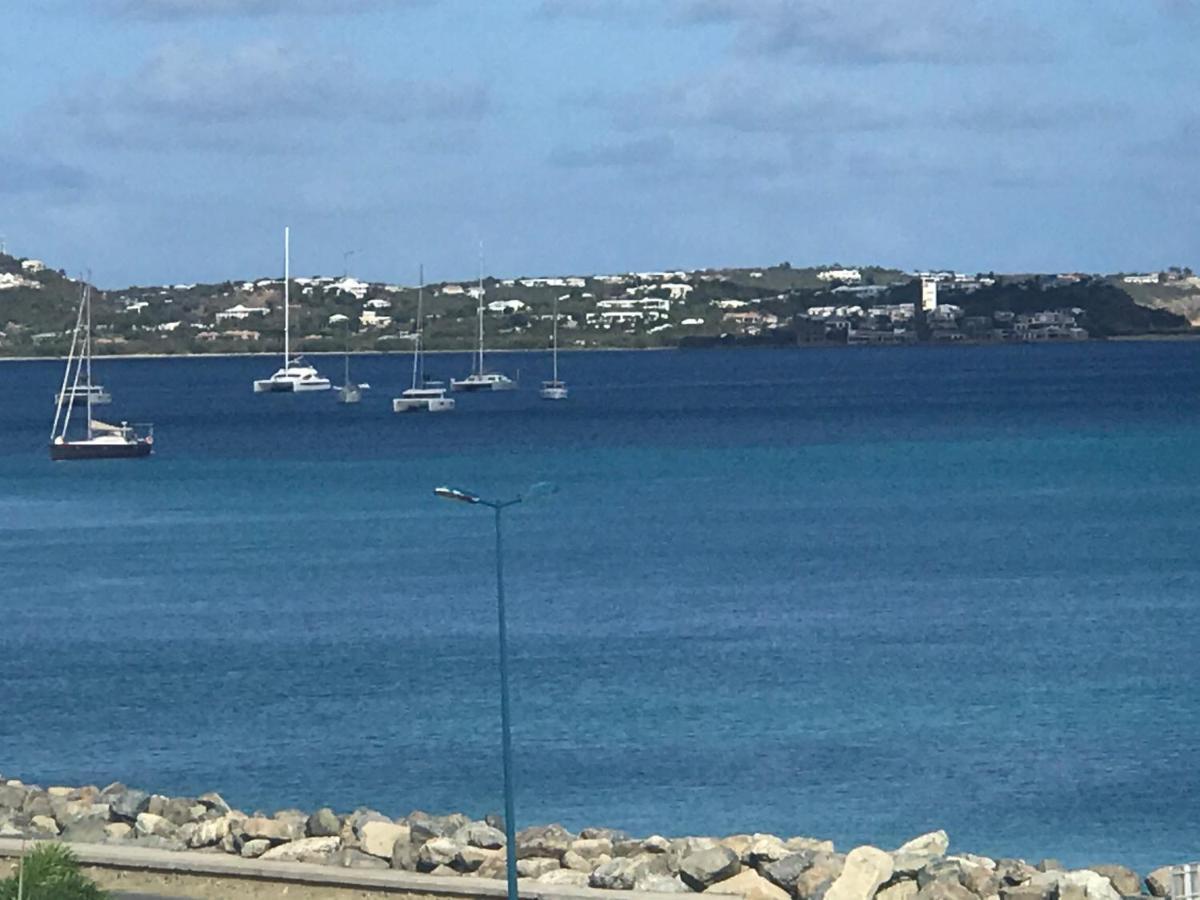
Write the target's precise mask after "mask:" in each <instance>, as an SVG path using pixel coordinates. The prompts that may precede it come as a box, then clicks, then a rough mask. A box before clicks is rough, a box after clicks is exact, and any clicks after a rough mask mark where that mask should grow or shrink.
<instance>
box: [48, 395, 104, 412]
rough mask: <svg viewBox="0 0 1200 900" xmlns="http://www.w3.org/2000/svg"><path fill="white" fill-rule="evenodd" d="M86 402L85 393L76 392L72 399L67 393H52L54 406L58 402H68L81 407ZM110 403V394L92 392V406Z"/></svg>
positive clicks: (85, 404)
mask: <svg viewBox="0 0 1200 900" xmlns="http://www.w3.org/2000/svg"><path fill="white" fill-rule="evenodd" d="M87 402H88V398H87V394H76V395H75V397H74V399H72V398H71V395H70V394H69V393H67V394H61V395H59V394H55V395H54V405H55V406H58V405H59V404H62V405H66V404H67V403H70V404H71V405H72V406H78V407H80V408H82V407H84V406H87ZM110 403H112V394H92V406H107V405H108V404H110Z"/></svg>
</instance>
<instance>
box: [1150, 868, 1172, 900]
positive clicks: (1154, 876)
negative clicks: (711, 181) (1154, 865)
mask: <svg viewBox="0 0 1200 900" xmlns="http://www.w3.org/2000/svg"><path fill="white" fill-rule="evenodd" d="M1146 890H1147V891H1149V892H1150V896H1151V897H1170V896H1171V867H1170V866H1163V867H1161V868H1158V869H1155V870H1154V871H1153V872H1151V873H1150V874H1149V875H1147V876H1146Z"/></svg>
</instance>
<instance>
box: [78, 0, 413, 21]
mask: <svg viewBox="0 0 1200 900" xmlns="http://www.w3.org/2000/svg"><path fill="white" fill-rule="evenodd" d="M425 2H428V0H101V3H100V7H101V9H103V10H104V11H105V12H107V13H108V14H109V15H112V16H115V17H118V18H131V19H147V20H160V21H169V20H175V19H200V18H220V17H234V16H245V17H266V16H278V15H322V16H342V15H348V14H354V13H365V12H373V11H379V10H390V9H403V8H406V7H411V6H416V5H419V4H422V3H425Z"/></svg>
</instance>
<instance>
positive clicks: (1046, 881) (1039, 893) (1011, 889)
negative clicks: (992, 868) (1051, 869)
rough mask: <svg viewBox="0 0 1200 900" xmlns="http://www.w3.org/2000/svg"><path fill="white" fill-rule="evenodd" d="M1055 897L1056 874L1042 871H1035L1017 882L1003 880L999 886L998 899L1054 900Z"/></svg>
mask: <svg viewBox="0 0 1200 900" xmlns="http://www.w3.org/2000/svg"><path fill="white" fill-rule="evenodd" d="M1001 867H1002V864H1001ZM1057 897H1058V878H1057V876H1056V875H1053V874H1051V875H1047V874H1045V873H1044V872H1035V873H1034V874H1033V875H1032V876H1030V877H1029V878H1027V879H1025V880H1024V881H1022V882H1020V883H1019V884H1008V883H1007V882H1004V883H1003V884H1002V885H1001V887H1000V900H1056V898H1057Z"/></svg>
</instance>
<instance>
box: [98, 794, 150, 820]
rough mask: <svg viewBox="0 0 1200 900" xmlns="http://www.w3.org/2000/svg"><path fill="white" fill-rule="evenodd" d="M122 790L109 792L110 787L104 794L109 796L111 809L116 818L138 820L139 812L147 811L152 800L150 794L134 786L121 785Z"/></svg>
mask: <svg viewBox="0 0 1200 900" xmlns="http://www.w3.org/2000/svg"><path fill="white" fill-rule="evenodd" d="M120 787H121V788H122V790H119V791H115V792H113V793H112V794H108V793H107V791H108V788H105V792H104V793H103V794H102V796H107V798H108V808H109V810H110V811H111V814H112V817H113V818H114V819H119V820H121V821H123V822H135V821H137V817H138V813H143V812H146V807H147V805H148V804H149V801H150V795H149V794H147V793H146V792H145V791H139V790H136V789H134V788H126V787H125V786H124V785H121V786H120Z"/></svg>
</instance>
